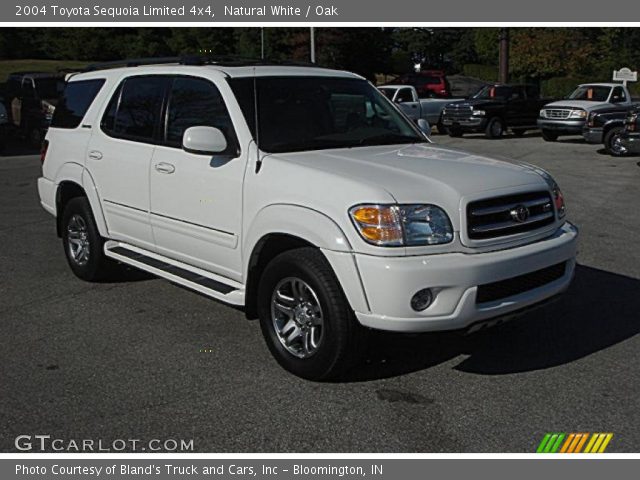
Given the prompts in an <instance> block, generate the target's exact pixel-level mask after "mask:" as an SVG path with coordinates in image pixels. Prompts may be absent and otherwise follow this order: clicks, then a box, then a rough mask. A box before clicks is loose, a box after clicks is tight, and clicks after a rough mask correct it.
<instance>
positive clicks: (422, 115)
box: [378, 85, 465, 134]
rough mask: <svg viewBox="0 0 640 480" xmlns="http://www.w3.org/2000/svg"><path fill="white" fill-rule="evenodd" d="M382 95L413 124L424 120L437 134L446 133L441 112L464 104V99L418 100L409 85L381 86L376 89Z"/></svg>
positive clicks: (416, 94)
mask: <svg viewBox="0 0 640 480" xmlns="http://www.w3.org/2000/svg"><path fill="white" fill-rule="evenodd" d="M378 88H379V89H380V91H381V92H382V93H384V95H385V96H386V97H387V98H388V99H389V100H391V101H392V102H393V103H395V104H397V105H398V107H400V109H401V110H402V111H403V112H404V113H405V114H406V115H407V116H408V117H409V118H410V119H411V120H413V121H414V122H417V121H418V120H419V119H424V120H426V121H427V122H428V123H429V125H435V126H436V127H437V128H438V132H439V133H442V134H445V133H447V129H446V127H445V126H444V125H443V124H442V111H443V110H444V107H446V106H447V105H449V104H452V103H460V102H464V101H465V99H464V98H424V99H421V98H418V92H417V91H416V89H415V87H412V86H411V85H383V86H381V87H378Z"/></svg>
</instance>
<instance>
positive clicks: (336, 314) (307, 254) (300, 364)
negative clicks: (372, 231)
mask: <svg viewBox="0 0 640 480" xmlns="http://www.w3.org/2000/svg"><path fill="white" fill-rule="evenodd" d="M296 297H297V298H296ZM258 316H259V317H260V327H261V329H262V334H263V336H264V338H265V341H266V342H267V346H268V347H269V350H270V351H271V354H272V355H273V356H274V357H275V359H276V360H277V361H278V363H279V364H280V365H281V366H282V367H283V368H284V369H285V370H288V371H289V372H291V373H293V374H294V375H297V376H299V377H302V378H306V379H309V380H316V381H322V380H335V379H337V378H339V377H340V376H341V375H342V374H343V373H345V372H346V370H347V369H348V367H349V366H350V365H351V364H352V362H353V361H354V360H355V359H356V358H357V357H358V354H359V351H360V348H359V344H360V343H361V342H362V338H363V333H364V329H363V328H362V327H361V326H360V325H359V324H358V322H357V320H356V319H355V316H354V314H353V311H352V310H351V307H350V306H349V304H348V302H347V299H346V298H345V296H344V293H343V291H342V288H341V287H340V284H339V283H338V280H337V279H336V277H335V274H334V273H333V270H332V269H331V266H330V265H329V263H328V262H327V260H326V259H325V257H324V255H322V253H321V252H320V251H319V250H317V249H315V248H311V247H305V248H298V249H295V250H290V251H287V252H284V253H281V254H280V255H278V256H276V257H275V258H274V259H273V260H271V262H270V263H269V264H268V265H267V266H266V268H265V270H264V273H263V275H262V277H261V279H260V284H259V287H258ZM287 337H288V340H287V339H286V338H287ZM305 339H306V341H305Z"/></svg>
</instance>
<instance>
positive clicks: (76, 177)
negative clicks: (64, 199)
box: [55, 162, 108, 237]
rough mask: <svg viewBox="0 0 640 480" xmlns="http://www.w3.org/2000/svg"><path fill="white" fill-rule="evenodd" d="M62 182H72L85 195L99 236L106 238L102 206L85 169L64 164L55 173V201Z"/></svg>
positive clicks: (78, 165)
mask: <svg viewBox="0 0 640 480" xmlns="http://www.w3.org/2000/svg"><path fill="white" fill-rule="evenodd" d="M63 182H73V183H75V184H77V185H80V186H81V187H82V188H83V190H84V192H85V193H86V195H87V199H88V200H89V205H91V211H92V212H93V216H94V218H95V221H96V225H97V227H98V231H99V232H100V235H102V236H103V237H108V235H107V233H108V230H107V224H106V222H105V220H104V214H103V213H102V206H101V204H100V199H99V197H98V192H97V190H96V186H95V183H94V182H93V178H91V175H90V174H89V172H88V171H87V169H86V168H84V166H83V165H80V164H79V163H74V162H67V163H64V164H63V165H62V166H61V167H60V168H59V169H58V171H57V172H56V180H55V185H56V186H55V188H56V199H57V198H58V195H59V188H60V184H61V183H63ZM61 213H62V212H56V215H57V216H59V215H60V214H61Z"/></svg>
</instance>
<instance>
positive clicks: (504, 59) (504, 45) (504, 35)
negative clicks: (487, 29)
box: [498, 27, 509, 83]
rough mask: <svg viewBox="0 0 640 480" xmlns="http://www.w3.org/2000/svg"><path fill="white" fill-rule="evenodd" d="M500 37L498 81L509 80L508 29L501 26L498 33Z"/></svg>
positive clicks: (505, 81) (504, 81)
mask: <svg viewBox="0 0 640 480" xmlns="http://www.w3.org/2000/svg"><path fill="white" fill-rule="evenodd" d="M499 39H500V71H499V74H498V77H499V78H498V80H499V81H500V83H507V82H508V81H509V29H508V28H505V27H502V28H501V29H500V34H499Z"/></svg>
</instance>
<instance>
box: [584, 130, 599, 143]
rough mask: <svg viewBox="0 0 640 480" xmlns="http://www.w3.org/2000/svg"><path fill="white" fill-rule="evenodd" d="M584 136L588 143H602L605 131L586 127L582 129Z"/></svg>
mask: <svg viewBox="0 0 640 480" xmlns="http://www.w3.org/2000/svg"><path fill="white" fill-rule="evenodd" d="M582 136H583V137H584V139H585V140H586V141H587V143H594V144H597V143H602V141H603V130H602V128H600V127H591V128H589V127H584V128H583V129H582Z"/></svg>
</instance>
